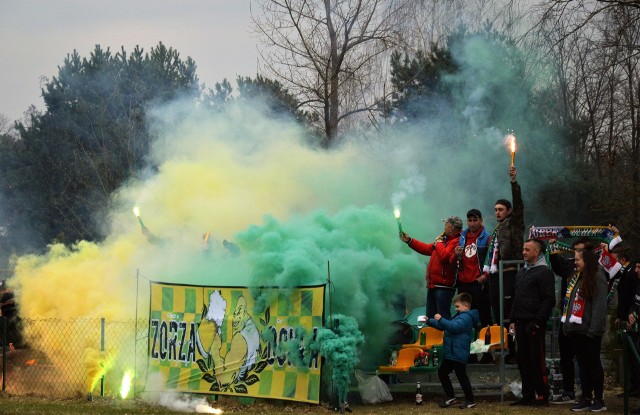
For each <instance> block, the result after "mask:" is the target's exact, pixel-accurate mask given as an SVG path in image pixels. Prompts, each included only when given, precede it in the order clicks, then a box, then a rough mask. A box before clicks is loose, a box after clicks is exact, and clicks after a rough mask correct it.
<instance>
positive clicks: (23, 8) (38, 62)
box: [0, 0, 257, 120]
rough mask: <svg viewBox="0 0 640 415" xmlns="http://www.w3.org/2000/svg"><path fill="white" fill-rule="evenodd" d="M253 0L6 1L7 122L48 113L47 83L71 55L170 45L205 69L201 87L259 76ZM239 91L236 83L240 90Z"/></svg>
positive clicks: (0, 93)
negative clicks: (29, 112) (32, 111)
mask: <svg viewBox="0 0 640 415" xmlns="http://www.w3.org/2000/svg"><path fill="white" fill-rule="evenodd" d="M250 2H251V1H250V0H183V1H178V0H55V1H54V0H0V114H4V115H6V116H7V117H9V118H10V119H12V120H14V119H18V118H21V117H22V113H23V112H24V111H25V110H26V109H27V108H28V107H29V105H31V104H34V105H36V107H38V108H39V109H43V108H44V103H43V101H42V97H41V96H40V83H41V78H42V77H47V78H49V79H50V78H51V77H53V76H55V75H57V73H58V66H59V65H62V63H63V60H64V58H65V57H66V56H67V54H68V53H71V52H73V50H74V49H75V50H77V51H78V53H79V54H80V56H82V57H87V56H89V54H90V53H91V51H93V49H94V47H95V45H96V44H100V45H101V46H102V47H103V48H104V49H106V48H107V47H110V48H111V51H112V52H114V53H115V52H117V51H119V50H120V47H121V46H124V47H125V50H126V51H127V52H131V51H132V50H133V48H134V47H135V45H140V46H141V47H143V48H144V50H145V51H148V50H149V49H150V48H151V47H152V46H156V45H157V44H158V42H160V41H162V42H163V43H164V44H165V45H166V46H167V47H173V48H174V49H176V50H177V51H178V52H179V53H180V56H181V57H182V58H183V59H186V58H187V56H190V57H191V58H192V59H193V60H194V61H195V62H196V64H197V66H198V68H197V72H196V73H197V75H198V77H199V79H200V82H204V83H205V84H207V86H209V87H213V85H214V84H215V83H216V82H220V81H222V80H223V79H224V78H227V79H229V80H230V81H233V80H234V79H235V78H236V76H237V75H243V76H252V77H253V76H255V74H256V59H257V51H256V46H257V40H256V38H255V37H254V36H253V35H252V34H251V32H250V10H249V7H250ZM232 85H234V86H235V83H233V82H232Z"/></svg>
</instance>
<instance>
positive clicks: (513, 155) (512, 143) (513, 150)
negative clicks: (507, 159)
mask: <svg viewBox="0 0 640 415" xmlns="http://www.w3.org/2000/svg"><path fill="white" fill-rule="evenodd" d="M506 139H507V142H508V143H509V149H510V150H511V167H514V166H515V159H516V135H515V134H514V133H513V130H511V132H510V133H508V134H507V137H506Z"/></svg>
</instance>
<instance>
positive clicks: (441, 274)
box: [400, 216, 462, 318]
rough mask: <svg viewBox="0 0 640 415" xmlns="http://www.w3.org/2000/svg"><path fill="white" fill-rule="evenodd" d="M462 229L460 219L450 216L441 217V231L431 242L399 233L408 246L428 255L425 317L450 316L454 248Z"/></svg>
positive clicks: (454, 269) (453, 292)
mask: <svg viewBox="0 0 640 415" xmlns="http://www.w3.org/2000/svg"><path fill="white" fill-rule="evenodd" d="M460 231H462V219H460V218H459V217H457V216H451V217H449V218H447V219H445V221H444V231H443V232H442V233H441V234H440V235H438V237H437V238H436V240H435V241H434V242H433V243H430V244H428V243H425V242H421V241H419V240H417V239H413V238H411V237H409V235H407V234H406V233H404V232H402V233H401V234H400V239H402V240H403V241H404V242H405V243H406V244H407V245H409V247H410V248H411V249H413V250H414V251H416V252H418V253H421V254H423V255H427V256H430V257H431V259H430V260H429V265H427V275H426V280H427V317H429V318H433V316H435V315H436V314H440V315H442V316H443V317H446V318H450V317H451V299H452V298H453V296H454V294H455V293H456V288H455V284H456V256H455V249H456V246H458V240H459V239H460Z"/></svg>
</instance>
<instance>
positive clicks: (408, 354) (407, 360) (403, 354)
mask: <svg viewBox="0 0 640 415" xmlns="http://www.w3.org/2000/svg"><path fill="white" fill-rule="evenodd" d="M420 353H422V349H418V348H417V347H409V348H406V349H400V351H398V362H397V364H396V365H395V366H379V367H378V371H380V372H381V373H398V372H408V371H409V369H410V368H412V367H413V365H414V361H415V359H416V356H417V355H418V354H420Z"/></svg>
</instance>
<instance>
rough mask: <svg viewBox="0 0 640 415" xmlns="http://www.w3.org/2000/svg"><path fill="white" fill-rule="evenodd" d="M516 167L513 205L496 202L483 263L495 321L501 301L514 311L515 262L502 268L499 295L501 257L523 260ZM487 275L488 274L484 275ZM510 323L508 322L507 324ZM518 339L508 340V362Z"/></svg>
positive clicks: (507, 310)
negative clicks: (492, 228) (486, 252)
mask: <svg viewBox="0 0 640 415" xmlns="http://www.w3.org/2000/svg"><path fill="white" fill-rule="evenodd" d="M516 174H517V172H516V168H515V167H511V168H510V169H509V177H510V180H511V198H512V200H513V205H511V202H509V201H508V200H506V199H499V200H498V201H497V202H496V204H495V214H496V220H497V221H498V226H496V228H495V230H494V231H493V234H492V235H491V239H490V240H489V252H488V254H487V259H486V260H485V264H484V267H483V273H484V274H485V275H488V278H489V300H490V302H491V309H492V311H493V317H494V319H495V321H496V323H499V322H500V304H501V303H502V304H503V310H504V318H509V315H510V314H511V303H512V299H513V290H514V284H515V278H516V273H517V272H518V268H517V266H516V265H505V266H504V268H503V269H502V285H503V291H502V294H503V297H502V298H500V278H499V275H498V271H499V269H498V265H499V262H500V261H514V260H522V241H523V239H524V202H523V201H522V191H521V189H520V185H519V184H518V182H517V181H516ZM485 278H486V277H485ZM506 325H507V324H505V326H506ZM515 352H516V351H515V343H514V342H510V343H509V355H508V356H507V358H506V360H505V362H506V363H508V364H514V363H515Z"/></svg>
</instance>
